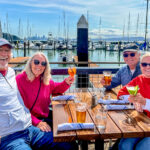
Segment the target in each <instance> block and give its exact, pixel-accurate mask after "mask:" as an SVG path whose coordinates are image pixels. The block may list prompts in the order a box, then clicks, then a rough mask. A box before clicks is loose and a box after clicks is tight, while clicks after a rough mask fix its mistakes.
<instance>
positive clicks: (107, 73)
mask: <svg viewBox="0 0 150 150" xmlns="http://www.w3.org/2000/svg"><path fill="white" fill-rule="evenodd" d="M103 75H104V80H105V85H106V86H109V85H110V84H111V71H103Z"/></svg>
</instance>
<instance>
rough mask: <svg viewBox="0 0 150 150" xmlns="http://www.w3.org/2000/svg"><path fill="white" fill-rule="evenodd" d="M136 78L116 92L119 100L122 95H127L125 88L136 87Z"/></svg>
mask: <svg viewBox="0 0 150 150" xmlns="http://www.w3.org/2000/svg"><path fill="white" fill-rule="evenodd" d="M137 79H138V77H137V78H134V79H133V80H131V81H130V82H129V83H128V84H127V85H125V86H123V87H122V88H121V89H120V90H119V92H118V95H117V98H118V99H119V98H120V97H121V96H122V95H129V92H128V90H127V86H136V85H138V84H137Z"/></svg>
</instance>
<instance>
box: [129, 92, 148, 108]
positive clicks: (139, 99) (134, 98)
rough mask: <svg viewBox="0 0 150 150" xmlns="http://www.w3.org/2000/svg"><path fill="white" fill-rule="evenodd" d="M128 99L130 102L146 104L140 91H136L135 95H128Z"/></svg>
mask: <svg viewBox="0 0 150 150" xmlns="http://www.w3.org/2000/svg"><path fill="white" fill-rule="evenodd" d="M128 99H129V101H130V102H131V103H139V104H141V105H142V106H145V104H146V99H145V98H144V97H143V96H142V95H141V94H140V93H137V95H136V96H133V95H130V96H129V98H128Z"/></svg>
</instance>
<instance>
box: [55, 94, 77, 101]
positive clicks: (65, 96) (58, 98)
mask: <svg viewBox="0 0 150 150" xmlns="http://www.w3.org/2000/svg"><path fill="white" fill-rule="evenodd" d="M74 98H75V96H74V95H61V96H56V97H53V100H54V101H57V100H64V101H67V100H72V99H74Z"/></svg>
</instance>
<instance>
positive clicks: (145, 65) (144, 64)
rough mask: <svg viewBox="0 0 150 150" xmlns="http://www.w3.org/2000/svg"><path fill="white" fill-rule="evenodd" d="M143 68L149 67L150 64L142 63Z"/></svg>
mask: <svg viewBox="0 0 150 150" xmlns="http://www.w3.org/2000/svg"><path fill="white" fill-rule="evenodd" d="M141 65H142V67H147V66H148V65H149V66H150V64H148V63H141Z"/></svg>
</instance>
